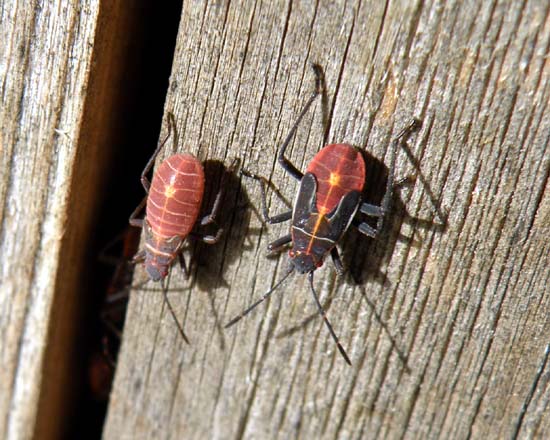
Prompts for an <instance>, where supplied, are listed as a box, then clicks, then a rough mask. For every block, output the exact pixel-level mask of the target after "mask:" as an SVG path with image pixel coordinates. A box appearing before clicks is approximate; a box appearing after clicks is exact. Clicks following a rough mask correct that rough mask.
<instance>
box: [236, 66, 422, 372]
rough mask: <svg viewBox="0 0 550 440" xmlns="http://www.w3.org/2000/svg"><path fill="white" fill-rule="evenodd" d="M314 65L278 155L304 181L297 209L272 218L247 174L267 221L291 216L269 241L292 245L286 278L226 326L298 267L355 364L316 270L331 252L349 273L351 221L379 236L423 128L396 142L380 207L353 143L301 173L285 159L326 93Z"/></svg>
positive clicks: (334, 147)
mask: <svg viewBox="0 0 550 440" xmlns="http://www.w3.org/2000/svg"><path fill="white" fill-rule="evenodd" d="M313 67H314V70H315V75H316V86H315V91H314V93H313V94H312V96H311V97H310V98H309V100H308V101H307V102H306V104H305V106H304V108H303V109H302V112H301V113H300V115H299V116H298V119H297V120H296V122H295V123H294V125H293V126H292V128H291V130H290V133H289V134H288V136H287V138H286V139H285V141H284V142H283V145H282V146H281V148H280V150H279V153H278V161H279V164H280V165H281V166H282V167H283V168H284V169H285V171H286V172H288V173H289V174H290V175H291V176H292V177H294V178H295V179H296V180H299V181H300V188H299V190H298V194H297V195H296V198H295V200H294V206H293V209H292V210H291V211H288V212H284V213H282V214H279V215H276V216H273V217H271V216H270V215H269V213H268V210H267V202H266V189H265V179H263V178H261V177H260V176H258V175H255V174H251V173H244V172H243V173H244V174H245V175H247V176H248V177H252V178H254V179H256V180H258V181H259V182H260V190H261V195H262V213H263V217H264V219H265V221H266V222H267V223H269V224H274V223H281V222H284V221H287V220H291V227H290V233H289V234H287V235H285V236H283V237H281V238H279V239H277V240H275V241H273V242H272V243H271V244H269V245H268V250H269V251H274V250H277V249H280V248H282V247H283V246H285V245H287V244H288V243H291V244H292V247H291V249H290V251H289V256H290V266H289V269H288V270H287V272H286V273H285V274H284V276H283V277H282V279H281V280H279V281H278V282H277V283H276V284H275V286H273V288H271V289H270V290H269V291H268V292H267V293H265V294H264V295H263V296H262V297H261V298H260V299H259V300H257V301H256V302H255V303H253V304H252V305H251V306H249V307H248V308H247V309H245V310H244V311H243V312H242V313H241V314H240V315H238V316H237V317H235V318H234V319H232V320H231V321H230V322H229V323H228V324H227V325H226V328H227V327H230V326H232V325H233V324H235V323H236V322H237V321H239V320H240V319H241V318H243V317H244V316H245V315H246V314H248V313H249V312H250V311H251V310H252V309H254V308H255V307H256V306H257V305H259V304H260V303H262V302H263V301H264V300H265V299H267V298H268V297H269V296H270V295H271V294H272V293H273V291H275V290H276V289H277V288H278V287H279V286H280V285H281V284H282V283H283V281H285V280H286V279H287V278H288V277H289V276H290V274H291V273H292V272H294V271H297V272H299V273H301V274H308V280H309V285H310V288H311V292H312V294H313V299H314V300H315V304H316V306H317V310H318V312H319V314H320V315H321V316H322V317H323V320H324V322H325V324H326V326H327V328H328V330H329V332H330V334H331V336H332V338H333V339H334V342H335V343H336V345H337V347H338V350H339V351H340V354H341V355H342V357H343V358H344V359H345V361H346V362H347V363H348V364H349V365H351V361H350V359H349V357H348V355H347V353H346V351H345V350H344V348H343V347H342V345H341V344H340V341H339V340H338V337H337V336H336V333H335V332H334V330H333V328H332V325H331V324H330V322H329V320H328V318H327V316H326V314H325V311H324V310H323V307H322V306H321V303H320V301H319V297H318V296H317V293H316V292H315V289H314V287H313V273H314V272H315V270H316V269H317V268H319V267H320V266H321V265H322V264H323V260H324V259H325V257H326V256H327V255H328V254H329V253H330V255H331V257H332V261H333V262H334V265H335V267H336V270H337V272H338V273H339V274H342V273H343V272H344V267H343V264H342V261H341V259H340V256H339V254H338V249H337V248H336V244H337V243H338V241H339V240H340V239H341V238H342V236H343V235H344V233H345V232H346V231H347V229H348V228H349V227H350V225H352V224H353V225H354V226H356V227H357V228H358V229H359V231H360V232H361V233H363V234H365V235H367V236H369V237H372V238H375V237H376V236H377V235H378V233H379V231H380V230H381V228H382V221H383V218H384V215H385V214H386V213H387V212H388V210H389V205H390V201H391V197H392V187H393V180H394V168H395V157H396V151H397V147H398V145H399V143H400V142H401V141H402V139H403V138H405V137H406V136H408V134H409V133H411V132H412V131H413V130H415V129H416V128H417V127H418V126H419V121H417V120H413V122H412V123H411V124H410V125H409V126H408V127H406V128H405V129H404V130H403V131H402V132H401V133H399V135H398V136H397V137H396V138H395V139H394V140H393V142H392V152H393V153H392V154H393V156H392V159H391V163H390V167H389V173H388V179H387V183H386V191H385V194H384V196H383V199H382V203H381V205H380V206H376V205H372V204H370V203H366V202H364V201H363V189H364V185H365V176H366V174H365V161H364V159H363V156H362V154H361V151H359V150H358V149H356V148H354V147H352V146H351V145H348V144H331V145H327V146H325V147H324V148H323V149H321V151H319V152H318V153H317V154H316V155H315V157H314V158H313V160H312V161H311V162H310V163H309V165H308V167H307V170H306V173H305V174H302V172H300V171H299V170H298V169H297V168H296V167H295V166H294V165H293V164H292V163H291V162H290V161H289V160H288V159H287V158H286V157H285V151H286V149H287V147H288V145H289V144H290V141H291V140H292V138H293V136H294V134H295V133H296V130H297V128H298V125H299V124H300V122H301V120H302V118H303V117H304V115H305V114H306V113H307V111H308V110H309V108H310V107H311V105H312V104H313V102H314V101H315V98H317V96H319V95H320V94H321V91H322V84H323V80H322V70H321V68H320V67H319V66H317V65H314V66H313ZM358 214H364V215H367V216H370V217H375V218H377V224H376V228H374V227H372V226H370V225H369V224H368V223H366V222H364V221H362V220H361V218H360V217H359V216H358Z"/></svg>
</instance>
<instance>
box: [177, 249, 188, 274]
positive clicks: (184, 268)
mask: <svg viewBox="0 0 550 440" xmlns="http://www.w3.org/2000/svg"><path fill="white" fill-rule="evenodd" d="M178 259H179V262H180V267H181V271H182V272H183V275H184V276H185V278H189V269H188V268H187V263H186V262H185V257H184V256H183V251H180V253H179V254H178Z"/></svg>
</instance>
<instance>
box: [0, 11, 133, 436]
mask: <svg viewBox="0 0 550 440" xmlns="http://www.w3.org/2000/svg"><path fill="white" fill-rule="evenodd" d="M107 3H108V4H107ZM122 3H123V2H101V5H100V3H99V2H89V1H61V2H60V1H54V0H52V1H40V2H32V3H31V2H9V1H8V2H3V3H2V6H1V7H0V38H1V40H2V44H0V96H1V100H2V101H1V105H0V169H1V170H2V171H1V173H0V255H2V264H1V268H0V292H1V293H0V333H1V334H2V337H1V338H0V356H1V357H0V359H1V364H2V368H0V396H1V397H0V437H1V438H3V439H28V438H40V439H48V438H64V437H66V435H67V432H68V429H69V426H70V425H71V423H72V422H73V421H74V419H75V418H76V417H77V416H79V414H75V408H77V407H78V402H79V400H78V399H81V398H82V397H83V395H84V392H83V382H85V377H82V376H84V374H82V375H81V373H83V372H85V370H84V368H83V367H84V365H85V362H86V359H82V358H81V355H82V352H83V351H84V349H85V347H84V346H85V343H84V342H83V341H84V338H82V335H83V334H84V333H85V331H86V329H85V324H86V322H87V321H85V320H84V319H83V316H84V315H85V306H86V305H89V303H90V302H91V301H92V300H91V299H90V297H89V296H88V295H87V294H88V293H90V292H89V289H88V286H89V285H90V275H89V272H87V268H86V265H87V264H88V263H89V261H90V259H92V260H95V259H96V258H97V254H95V255H93V254H92V255H90V251H89V250H90V249H92V248H93V247H94V246H95V243H94V242H93V237H94V234H93V231H94V228H95V224H94V223H95V222H96V219H97V213H98V207H99V206H100V204H101V203H100V201H101V200H102V198H103V197H104V194H105V192H106V191H105V179H103V177H104V176H105V173H106V170H107V169H108V168H109V166H108V164H109V162H110V160H111V157H112V153H113V151H114V148H113V147H114V146H116V145H117V142H116V141H117V139H118V138H117V136H118V135H119V133H120V130H118V129H119V128H120V124H119V122H120V115H121V114H123V113H122V110H123V109H121V108H120V107H119V106H120V103H121V102H122V99H121V95H123V94H124V92H125V91H126V88H125V86H124V84H125V83H127V82H128V81H127V79H126V78H125V77H124V76H123V75H122V74H123V72H124V69H125V68H126V65H127V61H128V60H127V54H128V52H129V51H128V50H127V47H128V41H129V38H130V36H131V35H132V23H133V21H132V20H133V17H135V14H133V10H132V8H129V7H128V5H127V4H122Z"/></svg>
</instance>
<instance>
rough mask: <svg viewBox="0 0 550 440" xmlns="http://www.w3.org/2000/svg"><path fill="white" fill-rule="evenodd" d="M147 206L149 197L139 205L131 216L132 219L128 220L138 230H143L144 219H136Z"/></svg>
mask: <svg viewBox="0 0 550 440" xmlns="http://www.w3.org/2000/svg"><path fill="white" fill-rule="evenodd" d="M146 204H147V196H145V197H144V198H143V200H142V201H141V202H140V204H139V205H137V207H136V209H134V211H133V212H132V213H131V214H130V218H129V219H128V221H129V222H130V225H132V226H135V227H136V228H143V219H142V218H136V217H137V216H138V215H139V213H140V212H141V211H142V210H143V208H144V207H145V205H146Z"/></svg>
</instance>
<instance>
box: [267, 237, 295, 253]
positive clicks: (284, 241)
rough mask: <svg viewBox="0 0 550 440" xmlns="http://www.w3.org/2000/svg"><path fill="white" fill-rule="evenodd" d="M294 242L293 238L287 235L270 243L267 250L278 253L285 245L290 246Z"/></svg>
mask: <svg viewBox="0 0 550 440" xmlns="http://www.w3.org/2000/svg"><path fill="white" fill-rule="evenodd" d="M291 241H292V236H291V235H290V234H287V235H285V236H284V237H281V238H278V239H277V240H275V241H273V242H271V243H269V244H268V245H267V250H268V251H269V252H276V251H278V250H279V249H280V248H282V247H283V246H284V245H285V244H288V243H290V242H291Z"/></svg>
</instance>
